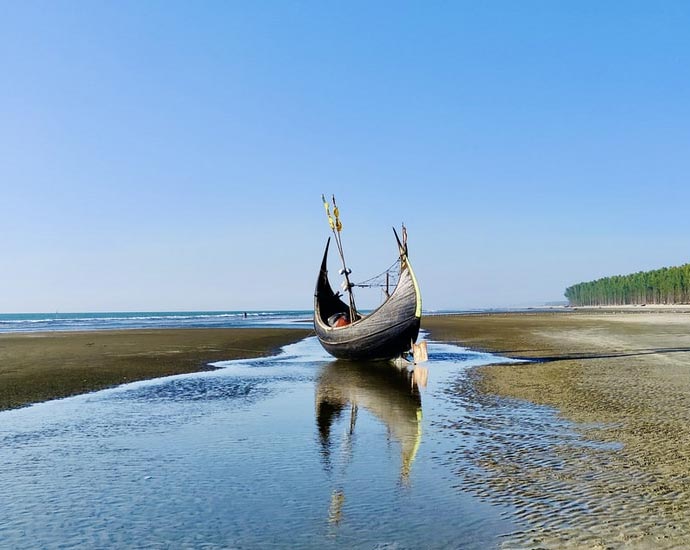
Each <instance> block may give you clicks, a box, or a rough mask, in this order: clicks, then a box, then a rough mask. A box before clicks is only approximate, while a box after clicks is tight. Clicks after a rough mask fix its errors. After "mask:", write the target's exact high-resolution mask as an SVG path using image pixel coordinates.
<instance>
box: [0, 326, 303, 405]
mask: <svg viewBox="0 0 690 550" xmlns="http://www.w3.org/2000/svg"><path fill="white" fill-rule="evenodd" d="M310 332H311V331H310V330H306V329H305V330H302V329H254V328H241V329H160V330H123V331H93V332H41V333H28V334H0V409H8V408H13V407H19V406H22V405H27V404H29V403H35V402H38V401H45V400H47V399H52V398H57V397H66V396H68V395H74V394H77V393H84V392H87V391H93V390H97V389H101V388H105V387H108V386H114V385H118V384H122V383H125V382H132V381H134V380H142V379H146V378H156V377H159V376H168V375H171V374H181V373H186V372H194V371H199V370H205V369H208V368H211V367H209V366H208V364H209V363H212V362H215V361H222V360H227V359H239V358H245V357H246V358H249V357H258V356H262V355H271V354H273V353H274V352H275V351H276V350H277V349H278V348H280V347H282V346H284V345H287V344H290V343H292V342H296V341H298V340H301V339H302V338H304V337H305V336H307V334H309V333H310Z"/></svg>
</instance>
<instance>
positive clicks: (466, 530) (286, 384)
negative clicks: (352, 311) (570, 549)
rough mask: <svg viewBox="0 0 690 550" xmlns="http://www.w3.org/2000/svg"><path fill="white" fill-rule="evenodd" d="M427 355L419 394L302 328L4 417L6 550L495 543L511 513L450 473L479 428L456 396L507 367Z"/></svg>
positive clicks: (486, 358) (0, 534) (0, 511)
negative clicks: (471, 373) (472, 372)
mask: <svg viewBox="0 0 690 550" xmlns="http://www.w3.org/2000/svg"><path fill="white" fill-rule="evenodd" d="M429 358H430V361H429V363H427V365H426V366H427V368H428V384H427V385H426V387H419V386H418V385H417V384H415V382H414V380H413V379H412V377H411V376H410V375H409V373H407V372H406V371H404V370H400V369H398V368H397V367H393V366H388V365H382V364H364V365H363V364H349V363H345V362H340V361H334V360H332V358H330V357H329V356H328V355H326V354H325V352H323V351H322V350H321V348H320V347H319V344H318V342H317V341H316V339H315V338H308V339H306V340H303V341H301V342H299V343H297V344H295V345H292V346H288V347H286V348H285V349H284V350H283V351H282V353H281V354H279V355H277V356H275V357H270V358H260V359H252V360H239V361H230V362H224V363H219V364H218V366H219V367H220V368H219V369H218V370H215V371H210V372H202V373H195V374H190V375H182V376H174V377H169V378H163V379H157V380H150V381H146V382H138V383H134V384H128V385H125V386H120V387H118V388H114V389H110V390H105V391H100V392H96V393H92V394H87V395H82V396H77V397H72V398H68V399H62V400H58V401H51V402H47V403H41V404H38V405H34V406H31V407H28V408H24V409H17V410H11V411H5V412H2V413H0V443H1V444H0V487H1V488H2V499H1V500H0V502H1V504H0V547H2V548H17V549H24V548H27V549H28V548H32V549H34V548H56V549H57V548H60V549H63V548H195V549H196V548H213V549H216V548H228V549H233V548H237V549H240V548H242V549H243V548H276V549H278V548H281V549H282V548H377V549H381V548H394V549H405V548H463V549H474V548H476V549H485V548H494V547H498V546H500V543H501V535H504V534H507V533H509V532H511V531H512V530H513V529H514V524H513V523H512V520H511V518H512V513H513V509H512V508H511V507H510V506H508V505H501V504H496V503H493V504H490V503H489V502H487V501H485V500H484V499H482V498H481V497H479V496H477V494H478V492H480V491H477V490H476V487H475V488H471V489H469V488H466V487H463V484H462V483H459V482H458V472H462V471H463V469H467V470H468V471H469V470H476V468H477V466H476V464H475V463H473V462H472V461H471V460H470V459H469V458H468V456H470V455H471V453H468V452H467V448H471V447H472V446H473V445H476V444H478V441H479V439H477V437H475V435H474V427H473V421H472V419H471V415H470V414H468V411H467V410H466V403H465V402H464V401H463V400H462V399H457V398H451V396H452V395H453V393H452V391H450V390H451V389H452V387H453V385H454V384H457V381H458V380H459V379H462V377H464V376H465V372H466V371H467V369H468V368H469V367H472V366H475V365H479V364H485V363H489V362H500V361H507V360H506V359H503V358H500V357H496V356H492V355H488V354H483V353H476V352H472V351H468V350H466V349H463V348H460V347H457V346H452V345H445V344H438V343H433V342H431V343H429ZM449 430H452V433H453V434H455V436H454V437H449V433H450V432H449ZM483 430H485V428H483ZM459 447H462V448H463V449H464V450H459Z"/></svg>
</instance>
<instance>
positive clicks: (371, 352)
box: [314, 233, 422, 360]
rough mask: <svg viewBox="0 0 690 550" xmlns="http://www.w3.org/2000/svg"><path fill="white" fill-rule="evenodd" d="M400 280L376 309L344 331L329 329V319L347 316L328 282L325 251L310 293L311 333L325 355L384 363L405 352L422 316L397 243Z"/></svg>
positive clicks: (415, 286)
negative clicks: (312, 332) (340, 314)
mask: <svg viewBox="0 0 690 550" xmlns="http://www.w3.org/2000/svg"><path fill="white" fill-rule="evenodd" d="M395 236H396V240H397V241H398V247H399V251H400V278H399V280H398V284H397V285H396V287H395V289H394V290H393V292H392V293H391V295H390V296H389V297H388V298H387V299H386V301H385V302H384V303H383V304H381V306H379V308H378V309H376V310H374V311H373V312H371V313H370V314H369V315H367V316H366V317H362V318H358V319H356V320H355V321H354V322H352V323H350V324H348V325H346V326H344V327H331V326H329V324H328V319H329V317H331V316H333V315H335V314H337V313H344V314H347V313H348V312H349V306H348V305H347V304H345V303H344V302H343V301H342V300H341V299H340V295H339V294H336V293H335V292H333V289H332V287H331V285H330V283H329V281H328V269H327V263H328V248H329V245H330V239H329V240H328V242H327V243H326V249H325V252H324V256H323V259H322V262H321V270H320V272H319V277H318V280H317V283H316V291H315V293H314V330H315V332H316V334H317V336H318V338H319V341H320V342H321V344H322V345H323V347H324V348H325V349H326V351H327V352H328V353H330V354H331V355H333V356H334V357H337V358H339V359H352V360H361V359H368V360H387V359H393V358H395V357H398V356H400V355H402V354H403V353H405V352H407V351H409V349H410V347H411V345H412V343H413V342H415V341H416V339H417V335H418V334H419V327H420V323H421V315H422V301H421V293H420V291H419V285H418V283H417V279H416V277H415V275H414V271H413V270H412V266H411V264H410V261H409V258H408V256H407V244H406V243H405V244H403V243H401V242H400V239H399V238H398V235H397V233H396V235H395Z"/></svg>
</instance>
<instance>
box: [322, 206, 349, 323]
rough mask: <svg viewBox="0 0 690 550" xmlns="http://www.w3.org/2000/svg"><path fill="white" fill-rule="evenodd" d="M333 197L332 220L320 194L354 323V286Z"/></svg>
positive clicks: (340, 223) (338, 214)
mask: <svg viewBox="0 0 690 550" xmlns="http://www.w3.org/2000/svg"><path fill="white" fill-rule="evenodd" d="M332 199H333V216H335V220H333V217H332V216H331V212H330V208H329V205H328V201H326V197H324V196H323V195H321V200H322V201H323V207H324V208H325V209H326V215H327V216H328V223H329V225H330V226H331V230H332V231H333V236H334V237H335V244H337V245H338V253H339V254H340V261H341V262H342V264H343V268H342V269H341V270H340V274H341V275H343V276H344V277H345V283H344V287H345V288H344V289H343V290H347V294H348V297H349V298H350V322H351V323H354V322H355V321H356V318H355V314H356V313H357V308H356V307H355V296H354V294H353V293H352V287H353V286H354V285H353V284H352V283H351V282H350V273H352V270H351V269H348V267H347V266H346V265H345V254H344V253H343V242H342V240H341V236H340V232H341V231H342V230H343V224H342V222H341V221H340V212H339V211H338V205H337V204H336V202H335V195H332Z"/></svg>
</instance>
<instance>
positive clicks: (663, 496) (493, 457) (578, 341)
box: [423, 309, 690, 548]
mask: <svg viewBox="0 0 690 550" xmlns="http://www.w3.org/2000/svg"><path fill="white" fill-rule="evenodd" d="M423 327H424V328H425V329H426V330H428V331H429V332H430V334H431V337H432V338H433V339H434V340H443V341H449V342H453V343H457V344H459V345H463V346H466V347H470V348H473V349H480V350H486V351H491V352H494V353H499V354H501V355H505V356H509V357H514V358H521V359H531V360H536V361H538V362H532V363H521V364H512V365H511V364H507V365H492V366H487V367H481V368H478V369H475V370H474V371H473V372H472V374H471V376H470V379H469V380H470V381H469V383H468V384H467V387H465V388H464V389H461V390H460V391H466V392H469V393H474V395H473V396H472V399H473V400H474V402H475V403H478V404H480V405H481V406H483V407H484V412H483V413H482V414H483V415H485V416H487V417H491V407H494V411H495V412H496V416H495V417H496V418H498V416H499V412H500V410H501V405H500V403H503V405H505V403H506V401H507V402H509V401H510V400H514V399H518V400H527V401H530V402H532V403H535V404H538V405H545V406H548V407H553V408H555V409H556V410H557V411H558V417H556V416H554V417H553V418H560V419H564V420H566V421H567V422H568V423H569V425H570V426H571V429H572V430H573V431H574V432H575V433H576V434H577V437H574V438H569V437H565V436H564V437H563V438H561V439H559V440H558V443H556V444H553V443H552V444H549V445H544V444H543V443H544V442H543V441H540V440H538V439H539V438H534V439H533V440H532V441H529V440H526V438H525V437H524V434H521V433H514V435H513V436H512V437H511V438H504V439H503V440H502V441H497V442H495V444H494V445H491V446H487V448H486V450H485V451H481V450H480V451H479V452H477V455H476V457H475V462H476V463H477V465H478V466H480V467H481V473H480V474H479V475H478V476H476V477H475V478H472V477H470V476H466V479H465V482H464V485H465V486H466V487H468V488H470V489H472V490H475V491H477V492H483V493H484V494H485V495H486V497H487V498H488V499H490V500H492V501H495V502H508V503H510V504H512V505H514V506H515V507H516V508H517V510H518V517H519V518H520V519H521V520H522V521H523V522H524V526H525V528H524V530H522V531H520V532H517V533H514V534H513V535H512V536H509V537H507V538H506V540H505V546H506V547H509V548H536V547H540V548H688V547H690V313H688V312H682V311H678V312H667V311H661V310H653V309H651V310H644V312H643V311H630V310H629V309H628V310H625V311H622V310H621V311H617V310H615V309H606V310H601V311H600V310H578V311H575V312H554V313H541V312H540V313H514V314H488V315H484V314H482V315H463V316H437V317H425V319H424V323H423ZM432 368H433V365H432ZM432 375H433V373H432ZM495 396H498V399H495ZM492 399H495V400H494V401H493V403H492ZM560 429H561V427H558V426H556V422H554V423H553V427H551V426H541V427H539V430H541V433H545V434H548V433H549V432H550V431H553V433H555V432H557V431H558V430H560ZM528 432H530V429H528V430H526V431H525V433H528ZM534 433H537V432H534ZM527 439H528V438H527Z"/></svg>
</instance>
